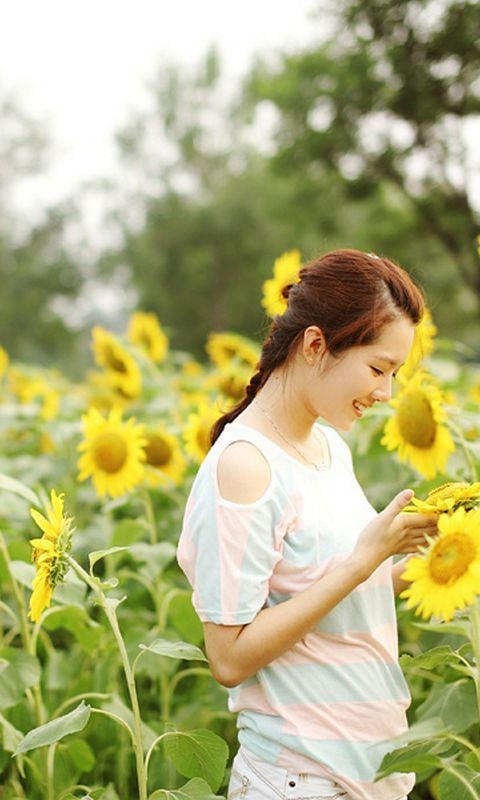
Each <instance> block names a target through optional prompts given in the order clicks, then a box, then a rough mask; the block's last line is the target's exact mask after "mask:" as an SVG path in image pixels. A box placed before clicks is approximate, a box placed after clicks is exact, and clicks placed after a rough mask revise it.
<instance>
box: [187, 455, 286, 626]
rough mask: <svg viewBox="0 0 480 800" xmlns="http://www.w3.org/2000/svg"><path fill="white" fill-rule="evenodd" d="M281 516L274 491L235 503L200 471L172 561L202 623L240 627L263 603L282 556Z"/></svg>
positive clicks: (282, 532)
mask: <svg viewBox="0 0 480 800" xmlns="http://www.w3.org/2000/svg"><path fill="white" fill-rule="evenodd" d="M287 516H288V514H287V515H286V514H285V512H284V511H282V507H281V503H279V501H278V498H276V497H275V493H274V492H273V491H271V489H269V490H268V492H267V493H266V495H264V497H262V498H261V499H260V500H259V501H257V502H255V503H252V504H250V505H239V504H236V503H232V502H229V501H225V500H223V499H222V498H221V497H220V496H219V495H218V492H217V491H216V486H215V484H214V481H213V479H212V477H211V474H210V471H208V472H207V471H205V472H204V473H202V472H200V473H199V475H197V480H196V481H195V483H194V486H193V487H192V491H191V493H190V497H189V500H188V503H187V507H186V510H185V516H184V523H183V529H182V533H181V536H180V541H179V546H178V551H177V559H178V563H179V565H180V567H181V568H182V570H183V571H184V572H185V574H186V576H187V578H188V579H189V582H190V584H191V586H192V588H193V597H192V602H193V605H194V608H195V610H196V612H197V614H198V616H199V618H200V619H201V620H202V622H215V623H217V624H221V625H244V624H247V623H248V622H251V621H252V619H254V617H255V616H256V615H257V614H258V612H259V611H260V609H261V608H262V607H263V606H264V605H265V601H266V598H267V595H268V591H269V581H270V578H271V576H272V573H273V571H274V569H275V566H276V564H277V562H278V561H279V560H280V558H281V556H282V546H283V537H284V535H285V533H286V529H287V525H286V518H287Z"/></svg>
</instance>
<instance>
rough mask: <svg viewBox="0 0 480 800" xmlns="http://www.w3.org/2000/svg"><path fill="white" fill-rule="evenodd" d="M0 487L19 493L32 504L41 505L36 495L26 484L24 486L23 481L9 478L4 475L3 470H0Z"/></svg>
mask: <svg viewBox="0 0 480 800" xmlns="http://www.w3.org/2000/svg"><path fill="white" fill-rule="evenodd" d="M0 489H5V491H7V492H13V493H14V494H18V495H20V497H23V499H24V500H27V501H28V502H29V503H31V504H32V505H33V506H41V505H42V503H41V501H40V498H39V497H38V495H37V494H35V492H33V491H32V490H31V489H29V487H28V486H25V484H24V483H21V481H17V480H16V479H15V478H10V476H9V475H4V474H3V472H0Z"/></svg>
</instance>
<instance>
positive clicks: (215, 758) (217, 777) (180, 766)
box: [165, 728, 229, 791]
mask: <svg viewBox="0 0 480 800" xmlns="http://www.w3.org/2000/svg"><path fill="white" fill-rule="evenodd" d="M165 752H166V754H167V756H168V757H169V758H171V760H172V761H173V763H174V765H175V769H176V770H177V771H178V772H179V773H180V774H181V775H185V777H186V778H194V777H197V776H198V777H202V778H204V779H205V780H206V781H207V782H208V783H209V785H210V786H211V787H212V789H213V790H214V791H216V790H217V789H218V787H219V786H220V784H221V782H222V779H223V776H224V773H225V766H226V763H227V758H228V752H229V751H228V746H227V743H226V742H225V741H224V740H223V739H221V738H220V737H219V736H217V734H215V733H212V731H208V730H205V729H203V728H199V729H197V730H194V731H188V732H185V731H177V732H176V733H172V734H169V735H168V736H166V737H165Z"/></svg>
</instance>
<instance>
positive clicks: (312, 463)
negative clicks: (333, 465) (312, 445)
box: [255, 400, 328, 472]
mask: <svg viewBox="0 0 480 800" xmlns="http://www.w3.org/2000/svg"><path fill="white" fill-rule="evenodd" d="M255 404H256V405H257V406H258V408H259V409H260V411H261V412H262V414H263V415H264V416H265V417H266V418H267V419H268V421H269V423H270V425H271V426H272V428H273V429H274V430H275V431H276V432H277V433H278V435H279V436H280V438H281V439H283V441H284V442H285V444H288V446H289V447H292V448H293V450H295V451H296V452H297V453H298V455H299V456H300V458H302V459H303V461H305V463H306V464H310V466H311V467H313V468H314V469H316V470H317V472H323V471H324V470H326V469H328V465H327V463H326V462H325V460H323V461H321V462H320V463H317V462H316V461H311V460H310V459H309V458H307V457H306V455H304V454H303V453H302V451H301V450H300V449H299V448H298V447H297V445H296V444H294V443H293V442H290V441H289V440H288V439H287V437H286V436H285V434H284V433H282V431H281V430H280V428H279V427H278V425H277V423H276V422H275V421H274V420H273V419H272V417H271V416H270V412H269V411H267V409H266V408H264V407H263V406H262V405H261V404H260V403H259V402H258V400H256V401H255ZM317 438H318V437H317ZM318 441H319V443H320V445H321V447H322V450H323V444H322V443H321V442H320V439H318Z"/></svg>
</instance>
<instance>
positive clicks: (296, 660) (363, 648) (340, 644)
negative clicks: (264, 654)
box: [275, 623, 397, 666]
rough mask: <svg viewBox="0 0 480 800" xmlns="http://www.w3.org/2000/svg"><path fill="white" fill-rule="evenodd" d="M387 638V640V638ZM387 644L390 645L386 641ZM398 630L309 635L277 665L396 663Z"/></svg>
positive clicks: (383, 627) (389, 627)
mask: <svg viewBox="0 0 480 800" xmlns="http://www.w3.org/2000/svg"><path fill="white" fill-rule="evenodd" d="M384 637H386V638H385V639H384ZM385 641H386V642H387V646H386V645H385V644H384V642H385ZM396 655H397V631H396V627H395V624H394V623H392V624H391V625H381V626H379V627H378V628H375V629H374V630H373V632H372V633H354V634H350V635H346V636H335V634H330V633H313V632H312V633H309V634H307V636H305V637H304V638H303V639H302V640H301V641H300V642H297V644H296V645H295V646H294V647H293V648H292V649H291V650H289V651H288V652H286V653H285V654H284V655H282V656H280V657H279V658H278V659H277V660H276V661H275V664H278V665H281V666H290V665H295V666H297V665H300V664H311V663H313V662H315V663H317V664H359V663H360V664H366V663H370V662H372V661H379V660H380V661H382V662H384V663H387V664H391V663H395V662H396Z"/></svg>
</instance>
